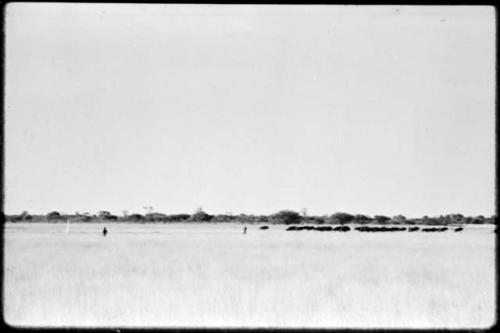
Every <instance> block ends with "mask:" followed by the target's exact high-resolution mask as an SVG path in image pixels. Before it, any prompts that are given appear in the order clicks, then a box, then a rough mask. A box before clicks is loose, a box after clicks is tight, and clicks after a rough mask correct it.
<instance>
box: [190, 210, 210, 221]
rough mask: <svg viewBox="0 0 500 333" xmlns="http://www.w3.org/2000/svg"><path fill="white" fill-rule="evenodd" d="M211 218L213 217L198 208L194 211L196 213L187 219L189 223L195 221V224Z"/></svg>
mask: <svg viewBox="0 0 500 333" xmlns="http://www.w3.org/2000/svg"><path fill="white" fill-rule="evenodd" d="M212 218H213V215H209V214H207V213H205V212H204V211H203V210H201V209H200V208H198V209H197V210H196V213H194V214H193V215H191V217H190V218H189V219H190V220H191V221H197V222H208V221H210V220H211V219H212Z"/></svg>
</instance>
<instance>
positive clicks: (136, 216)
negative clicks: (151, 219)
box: [127, 214, 144, 222]
mask: <svg viewBox="0 0 500 333" xmlns="http://www.w3.org/2000/svg"><path fill="white" fill-rule="evenodd" d="M143 220H144V216H142V215H141V214H130V215H129V216H128V217H127V221H133V222H140V221H143Z"/></svg>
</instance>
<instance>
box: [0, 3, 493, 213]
mask: <svg viewBox="0 0 500 333" xmlns="http://www.w3.org/2000/svg"><path fill="white" fill-rule="evenodd" d="M4 14H5V34H6V35H5V85H4V116H5V123H4V133H5V146H4V147H5V152H4V154H5V155H4V163H5V169H4V170H5V171H4V172H5V189H4V193H5V198H4V210H5V212H6V213H7V214H17V213H20V212H21V211H23V210H27V211H28V212H30V213H32V214H45V213H47V212H49V211H52V210H58V211H60V212H64V213H74V212H76V211H78V212H91V213H96V212H97V211H100V210H108V211H110V212H113V213H115V214H121V213H122V211H123V210H127V211H128V212H129V213H132V212H137V213H144V212H145V210H144V208H143V207H145V206H152V207H153V209H154V210H155V211H158V212H163V213H167V214H174V213H192V212H194V211H195V210H196V209H197V208H198V207H202V208H203V209H204V210H205V211H206V212H208V213H213V214H223V213H233V214H239V213H247V214H272V213H275V212H277V211H279V210H282V209H292V210H296V211H300V210H301V209H303V208H306V209H307V211H308V213H309V214H311V215H313V214H316V215H323V214H333V213H335V212H350V213H360V214H367V215H375V214H384V215H389V216H393V215H397V214H403V215H405V216H409V217H418V216H423V215H428V216H435V215H441V214H449V213H462V214H464V215H479V214H482V215H485V216H490V215H492V214H494V213H495V12H494V9H493V7H485V6H475V7H467V6H431V7H425V6H373V7H372V6H324V5H316V6H284V5H279V6H267V5H266V6H264V5H246V6H235V5H152V4H121V5H117V4H60V3H59V4H57V3H56V4H54V3H52V4H50V3H44V4H35V3H10V4H8V5H7V7H6V9H5V13H4Z"/></svg>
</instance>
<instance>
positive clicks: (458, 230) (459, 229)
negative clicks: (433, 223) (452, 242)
mask: <svg viewBox="0 0 500 333" xmlns="http://www.w3.org/2000/svg"><path fill="white" fill-rule="evenodd" d="M462 230H464V228H462V227H458V228H456V229H455V232H460V231H462Z"/></svg>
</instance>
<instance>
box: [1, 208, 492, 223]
mask: <svg viewBox="0 0 500 333" xmlns="http://www.w3.org/2000/svg"><path fill="white" fill-rule="evenodd" d="M4 218H5V221H7V222H66V221H68V220H69V221H70V222H134V223H151V222H158V223H169V222H210V223H216V222H239V223H275V224H302V223H310V224H340V225H343V224H350V223H355V224H381V225H383V224H407V225H408V224H424V225H447V224H495V223H496V215H493V216H490V217H484V216H483V215H478V216H464V215H462V214H448V215H440V216H434V217H428V216H423V217H421V218H406V217H405V216H404V215H396V216H392V217H389V216H385V215H375V216H373V217H371V216H368V215H362V214H349V213H343V212H338V213H334V214H331V215H322V216H309V215H307V214H306V213H305V211H304V212H302V213H298V212H296V211H293V210H281V211H279V212H277V213H275V214H271V215H248V214H236V215H234V214H218V215H210V214H208V213H206V212H204V211H203V210H202V209H198V210H197V211H196V212H195V213H193V214H170V215H167V214H163V213H157V212H149V213H145V214H139V213H132V214H128V213H127V212H124V213H123V215H121V216H118V215H114V214H111V213H110V212H108V211H100V212H98V213H97V214H93V215H91V214H89V213H78V212H76V213H74V214H65V213H60V212H58V211H51V212H49V213H47V214H45V215H31V214H29V213H28V212H27V211H23V212H22V213H21V214H18V215H5V216H4Z"/></svg>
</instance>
